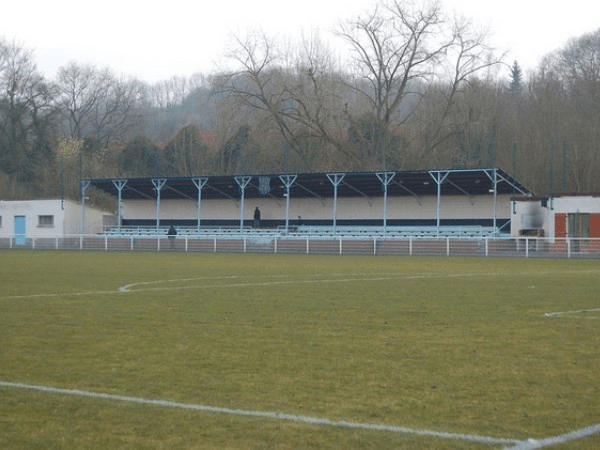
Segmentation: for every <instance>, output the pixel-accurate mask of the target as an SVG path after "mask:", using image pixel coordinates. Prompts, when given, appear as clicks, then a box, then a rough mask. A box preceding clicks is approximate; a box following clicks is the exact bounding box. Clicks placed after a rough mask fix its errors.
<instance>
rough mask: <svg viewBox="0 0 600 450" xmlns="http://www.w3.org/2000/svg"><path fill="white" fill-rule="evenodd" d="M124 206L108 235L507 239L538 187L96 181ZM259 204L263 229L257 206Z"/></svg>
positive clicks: (231, 179) (406, 179)
mask: <svg viewBox="0 0 600 450" xmlns="http://www.w3.org/2000/svg"><path fill="white" fill-rule="evenodd" d="M86 184H87V185H89V186H90V187H91V188H93V189H98V190H101V191H103V192H105V193H108V194H109V195H111V196H114V197H115V199H116V200H117V204H118V205H119V208H118V210H117V221H116V223H117V224H116V225H115V226H114V227H111V228H107V229H106V230H105V233H106V234H107V235H109V236H148V237H152V236H154V237H155V236H157V235H163V234H166V230H167V228H168V227H169V226H170V225H174V226H175V227H176V228H177V230H178V234H179V235H184V236H187V237H190V238H214V237H215V236H238V237H239V235H242V234H251V235H252V236H261V237H265V238H269V237H272V238H282V237H283V238H286V239H294V238H305V237H306V236H310V237H311V238H318V237H323V238H330V237H332V236H335V237H344V238H345V239H352V238H357V239H359V238H365V237H368V238H369V237H379V238H390V239H407V238H411V239H412V238H463V237H464V238H470V239H473V238H483V237H494V236H496V237H497V236H502V235H509V233H510V217H511V201H512V200H511V199H512V198H513V197H514V196H530V195H531V193H530V191H529V190H528V189H527V188H525V187H524V186H522V185H521V184H520V183H519V182H518V181H516V180H515V179H513V178H512V177H511V176H509V175H508V174H507V173H506V172H504V171H503V170H501V169H498V168H491V169H457V170H453V169H448V170H423V171H405V172H349V173H342V172H339V173H303V174H269V175H265V174H260V175H232V176H214V177H189V178H184V177H157V178H134V179H122V178H119V179H92V180H86ZM255 208H259V210H260V211H261V221H260V225H259V226H255V225H254V223H253V217H252V215H253V211H254V209H255Z"/></svg>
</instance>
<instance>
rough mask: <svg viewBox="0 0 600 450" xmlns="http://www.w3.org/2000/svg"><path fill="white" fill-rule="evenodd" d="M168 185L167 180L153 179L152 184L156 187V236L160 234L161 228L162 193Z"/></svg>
mask: <svg viewBox="0 0 600 450" xmlns="http://www.w3.org/2000/svg"><path fill="white" fill-rule="evenodd" d="M166 183H167V179H166V178H153V179H152V184H153V185H154V189H155V190H156V234H158V230H159V227H160V191H161V190H162V188H163V187H164V186H165V184H166Z"/></svg>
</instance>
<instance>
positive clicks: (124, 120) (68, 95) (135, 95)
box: [56, 63, 142, 144]
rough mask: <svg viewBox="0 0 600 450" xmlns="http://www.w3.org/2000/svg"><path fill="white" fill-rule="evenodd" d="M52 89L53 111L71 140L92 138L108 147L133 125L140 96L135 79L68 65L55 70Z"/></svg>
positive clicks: (87, 66) (122, 136) (140, 88)
mask: <svg viewBox="0 0 600 450" xmlns="http://www.w3.org/2000/svg"><path fill="white" fill-rule="evenodd" d="M56 90H57V93H58V97H57V109H58V111H59V113H60V114H61V116H62V117H63V120H64V124H65V127H66V130H65V131H66V134H68V135H69V136H70V137H72V138H75V139H82V138H86V137H94V138H95V139H96V140H97V141H99V142H101V143H104V144H108V143H110V142H111V141H114V140H118V139H121V138H124V137H126V134H127V132H128V131H129V130H130V129H131V128H132V127H133V126H134V125H135V124H136V116H135V113H136V109H135V105H136V104H137V102H138V101H139V99H140V96H141V93H142V85H141V84H140V83H139V82H137V81H136V80H125V79H117V78H116V77H115V76H114V75H113V74H112V72H111V71H110V70H109V69H100V70H98V69H96V68H95V67H94V66H90V65H79V64H76V63H71V64H69V65H67V66H64V67H61V68H60V69H59V72H58V81H57V83H56Z"/></svg>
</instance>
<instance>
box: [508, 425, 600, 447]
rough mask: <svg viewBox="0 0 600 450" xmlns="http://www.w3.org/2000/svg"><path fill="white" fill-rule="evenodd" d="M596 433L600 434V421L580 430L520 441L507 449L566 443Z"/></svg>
mask: <svg viewBox="0 0 600 450" xmlns="http://www.w3.org/2000/svg"><path fill="white" fill-rule="evenodd" d="M595 434H600V423H599V424H596V425H591V426H589V427H586V428H581V429H580V430H575V431H571V432H569V433H566V434H562V435H560V436H553V437H549V438H544V439H528V440H526V441H522V442H519V443H518V444H517V445H516V446H514V447H510V448H509V449H507V450H533V449H538V448H543V447H549V446H551V445H558V444H566V443H567V442H570V441H575V440H579V439H583V438H586V437H590V436H594V435H595Z"/></svg>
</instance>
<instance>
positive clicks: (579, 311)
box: [544, 308, 600, 317]
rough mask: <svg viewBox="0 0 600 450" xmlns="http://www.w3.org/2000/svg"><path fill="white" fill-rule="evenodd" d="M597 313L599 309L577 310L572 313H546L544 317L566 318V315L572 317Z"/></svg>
mask: <svg viewBox="0 0 600 450" xmlns="http://www.w3.org/2000/svg"><path fill="white" fill-rule="evenodd" d="M599 311H600V308H593V309H577V310H574V311H558V312H551V313H546V314H544V317H558V316H568V315H572V314H582V313H589V312H599Z"/></svg>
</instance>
